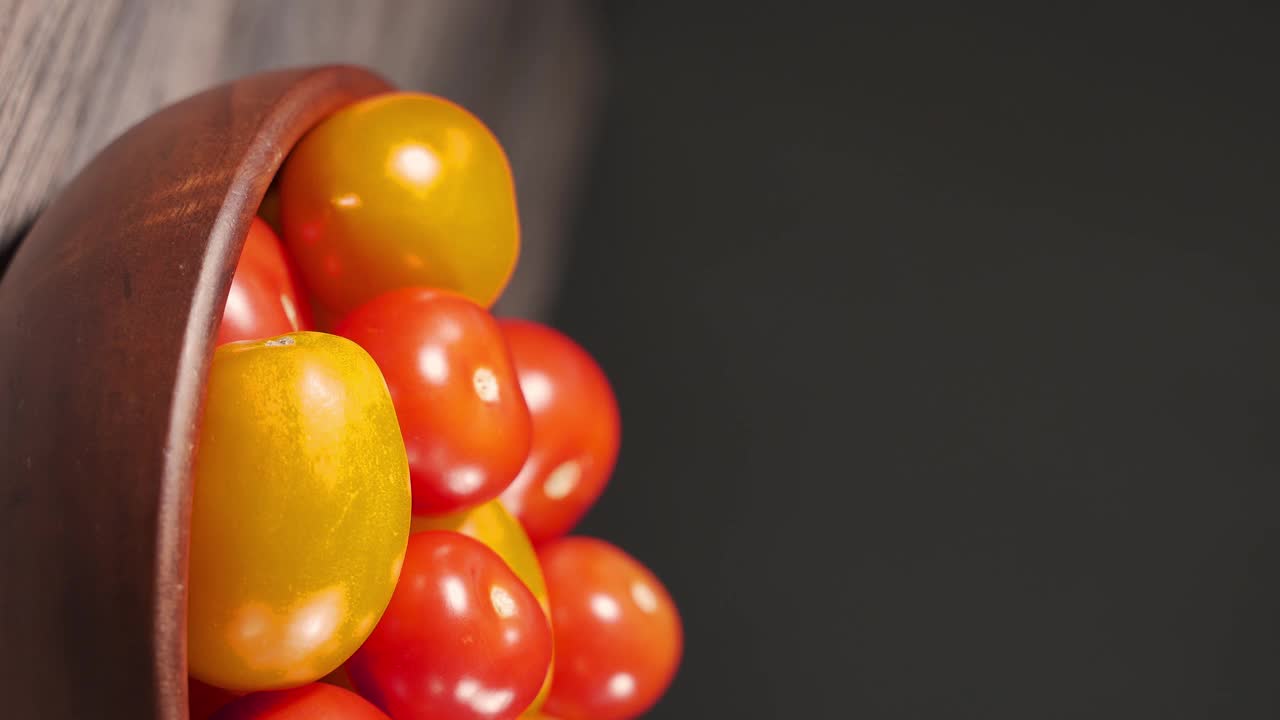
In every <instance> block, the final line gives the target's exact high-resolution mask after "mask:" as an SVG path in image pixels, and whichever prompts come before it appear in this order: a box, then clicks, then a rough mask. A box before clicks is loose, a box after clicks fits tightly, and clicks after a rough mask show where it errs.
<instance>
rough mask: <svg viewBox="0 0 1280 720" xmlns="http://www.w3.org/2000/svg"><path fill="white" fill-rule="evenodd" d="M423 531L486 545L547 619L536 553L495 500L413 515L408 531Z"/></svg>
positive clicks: (543, 695) (541, 694) (545, 686)
mask: <svg viewBox="0 0 1280 720" xmlns="http://www.w3.org/2000/svg"><path fill="white" fill-rule="evenodd" d="M423 530H452V531H453V532H457V533H462V534H463V535H466V536H468V537H471V538H475V539H476V540H479V541H480V542H482V543H484V544H485V545H487V546H488V547H489V549H491V550H493V551H494V552H496V553H498V556H499V557H501V558H502V559H503V560H504V561H506V563H507V566H508V567H510V568H511V571H512V572H514V573H515V574H516V577H518V578H520V580H521V581H522V582H524V584H525V585H526V586H527V587H528V588H529V591H530V592H532V593H533V596H534V597H535V598H537V600H538V604H539V605H541V606H542V610H543V612H545V613H547V618H548V619H550V617H551V606H550V605H549V604H548V603H547V583H546V581H544V580H543V579H542V566H541V565H539V564H538V554H537V553H536V552H534V550H533V543H531V542H529V536H528V535H527V534H525V531H524V528H523V527H522V526H521V525H520V521H519V520H516V519H515V517H514V516H513V515H512V514H511V513H509V512H507V509H506V508H504V507H502V504H501V503H499V502H498V501H497V500H490V501H489V502H487V503H482V504H480V505H477V506H475V507H473V508H469V509H467V510H461V511H459V512H456V513H450V514H448V515H429V516H424V515H415V516H414V517H413V524H412V532H421V531H423ZM553 652H554V651H553ZM554 668H555V662H554V660H553V661H552V665H551V667H549V668H547V677H546V680H544V681H543V683H542V689H541V690H540V691H538V697H537V698H535V699H534V701H533V704H532V705H530V706H529V709H528V711H527V712H535V711H537V710H538V708H540V707H542V701H544V700H546V699H547V693H548V692H550V691H551V675H552V671H553V670H554Z"/></svg>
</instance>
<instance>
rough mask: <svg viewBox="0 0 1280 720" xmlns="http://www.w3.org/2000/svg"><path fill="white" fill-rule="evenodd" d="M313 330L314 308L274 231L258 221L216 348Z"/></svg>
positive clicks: (233, 285)
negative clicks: (238, 341) (239, 341)
mask: <svg viewBox="0 0 1280 720" xmlns="http://www.w3.org/2000/svg"><path fill="white" fill-rule="evenodd" d="M311 327H312V323H311V309H310V306H309V305H308V304H307V296H306V293H304V292H303V290H302V283H301V282H299V280H298V275H297V272H296V271H295V270H294V268H293V263H292V262H291V261H290V260H289V257H288V256H287V255H286V254H285V252H284V246H283V245H281V244H280V239H279V238H277V237H276V234H275V232H273V231H272V230H271V228H270V227H269V226H268V225H267V223H265V222H263V221H262V219H261V218H254V219H253V222H252V223H250V225H249V234H248V236H247V237H245V240H244V250H242V251H241V252H240V262H239V263H237V264H236V272H235V275H233V276H232V277H231V290H230V292H228V293H227V305H226V308H225V309H224V310H223V311H222V324H221V325H219V326H218V340H217V343H218V344H219V345H222V344H224V343H229V342H234V341H236V340H258V339H260V338H269V337H274V336H276V335H283V334H284V333H287V332H293V331H295V330H309V329H311Z"/></svg>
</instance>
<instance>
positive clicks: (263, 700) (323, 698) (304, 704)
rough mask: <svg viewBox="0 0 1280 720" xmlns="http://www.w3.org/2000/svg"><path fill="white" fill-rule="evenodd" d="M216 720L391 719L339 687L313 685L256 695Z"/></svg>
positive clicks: (228, 707) (241, 699) (224, 709)
mask: <svg viewBox="0 0 1280 720" xmlns="http://www.w3.org/2000/svg"><path fill="white" fill-rule="evenodd" d="M214 720H390V718H388V717H387V716H386V714H385V713H383V712H382V711H381V710H379V709H378V708H376V707H374V706H373V705H371V704H370V703H369V701H368V700H365V699H364V698H362V697H360V696H359V695H356V694H355V693H353V692H350V691H348V690H343V689H342V688H340V687H335V686H333V685H326V684H324V683H312V684H311V685H303V686H302V687H297V688H293V689H291V690H274V691H265V692H256V693H252V694H250V695H245V696H244V697H242V698H240V699H238V700H236V701H235V702H232V703H231V704H229V705H227V706H225V707H223V708H222V710H221V711H220V712H218V714H217V715H215V716H214Z"/></svg>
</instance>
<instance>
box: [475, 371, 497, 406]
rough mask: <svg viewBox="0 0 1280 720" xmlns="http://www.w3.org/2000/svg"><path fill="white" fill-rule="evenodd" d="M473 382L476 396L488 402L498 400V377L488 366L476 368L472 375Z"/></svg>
mask: <svg viewBox="0 0 1280 720" xmlns="http://www.w3.org/2000/svg"><path fill="white" fill-rule="evenodd" d="M471 384H472V385H474V386H475V389H476V397H478V398H480V399H481V400H483V401H485V402H487V403H494V402H498V378H497V377H496V376H494V374H493V371H492V370H490V369H489V368H487V367H478V368H476V371H475V374H473V375H472V376H471Z"/></svg>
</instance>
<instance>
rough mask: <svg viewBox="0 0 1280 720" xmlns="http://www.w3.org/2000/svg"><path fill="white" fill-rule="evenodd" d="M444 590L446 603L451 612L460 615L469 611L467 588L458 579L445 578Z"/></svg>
mask: <svg viewBox="0 0 1280 720" xmlns="http://www.w3.org/2000/svg"><path fill="white" fill-rule="evenodd" d="M441 585H442V586H443V589H444V602H445V604H446V605H448V606H449V610H451V611H452V612H454V613H457V614H458V615H461V614H463V613H465V612H466V611H467V588H466V586H464V585H463V584H462V581H461V580H459V579H458V578H456V577H449V578H445V579H444V581H443V582H442V583H441Z"/></svg>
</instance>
